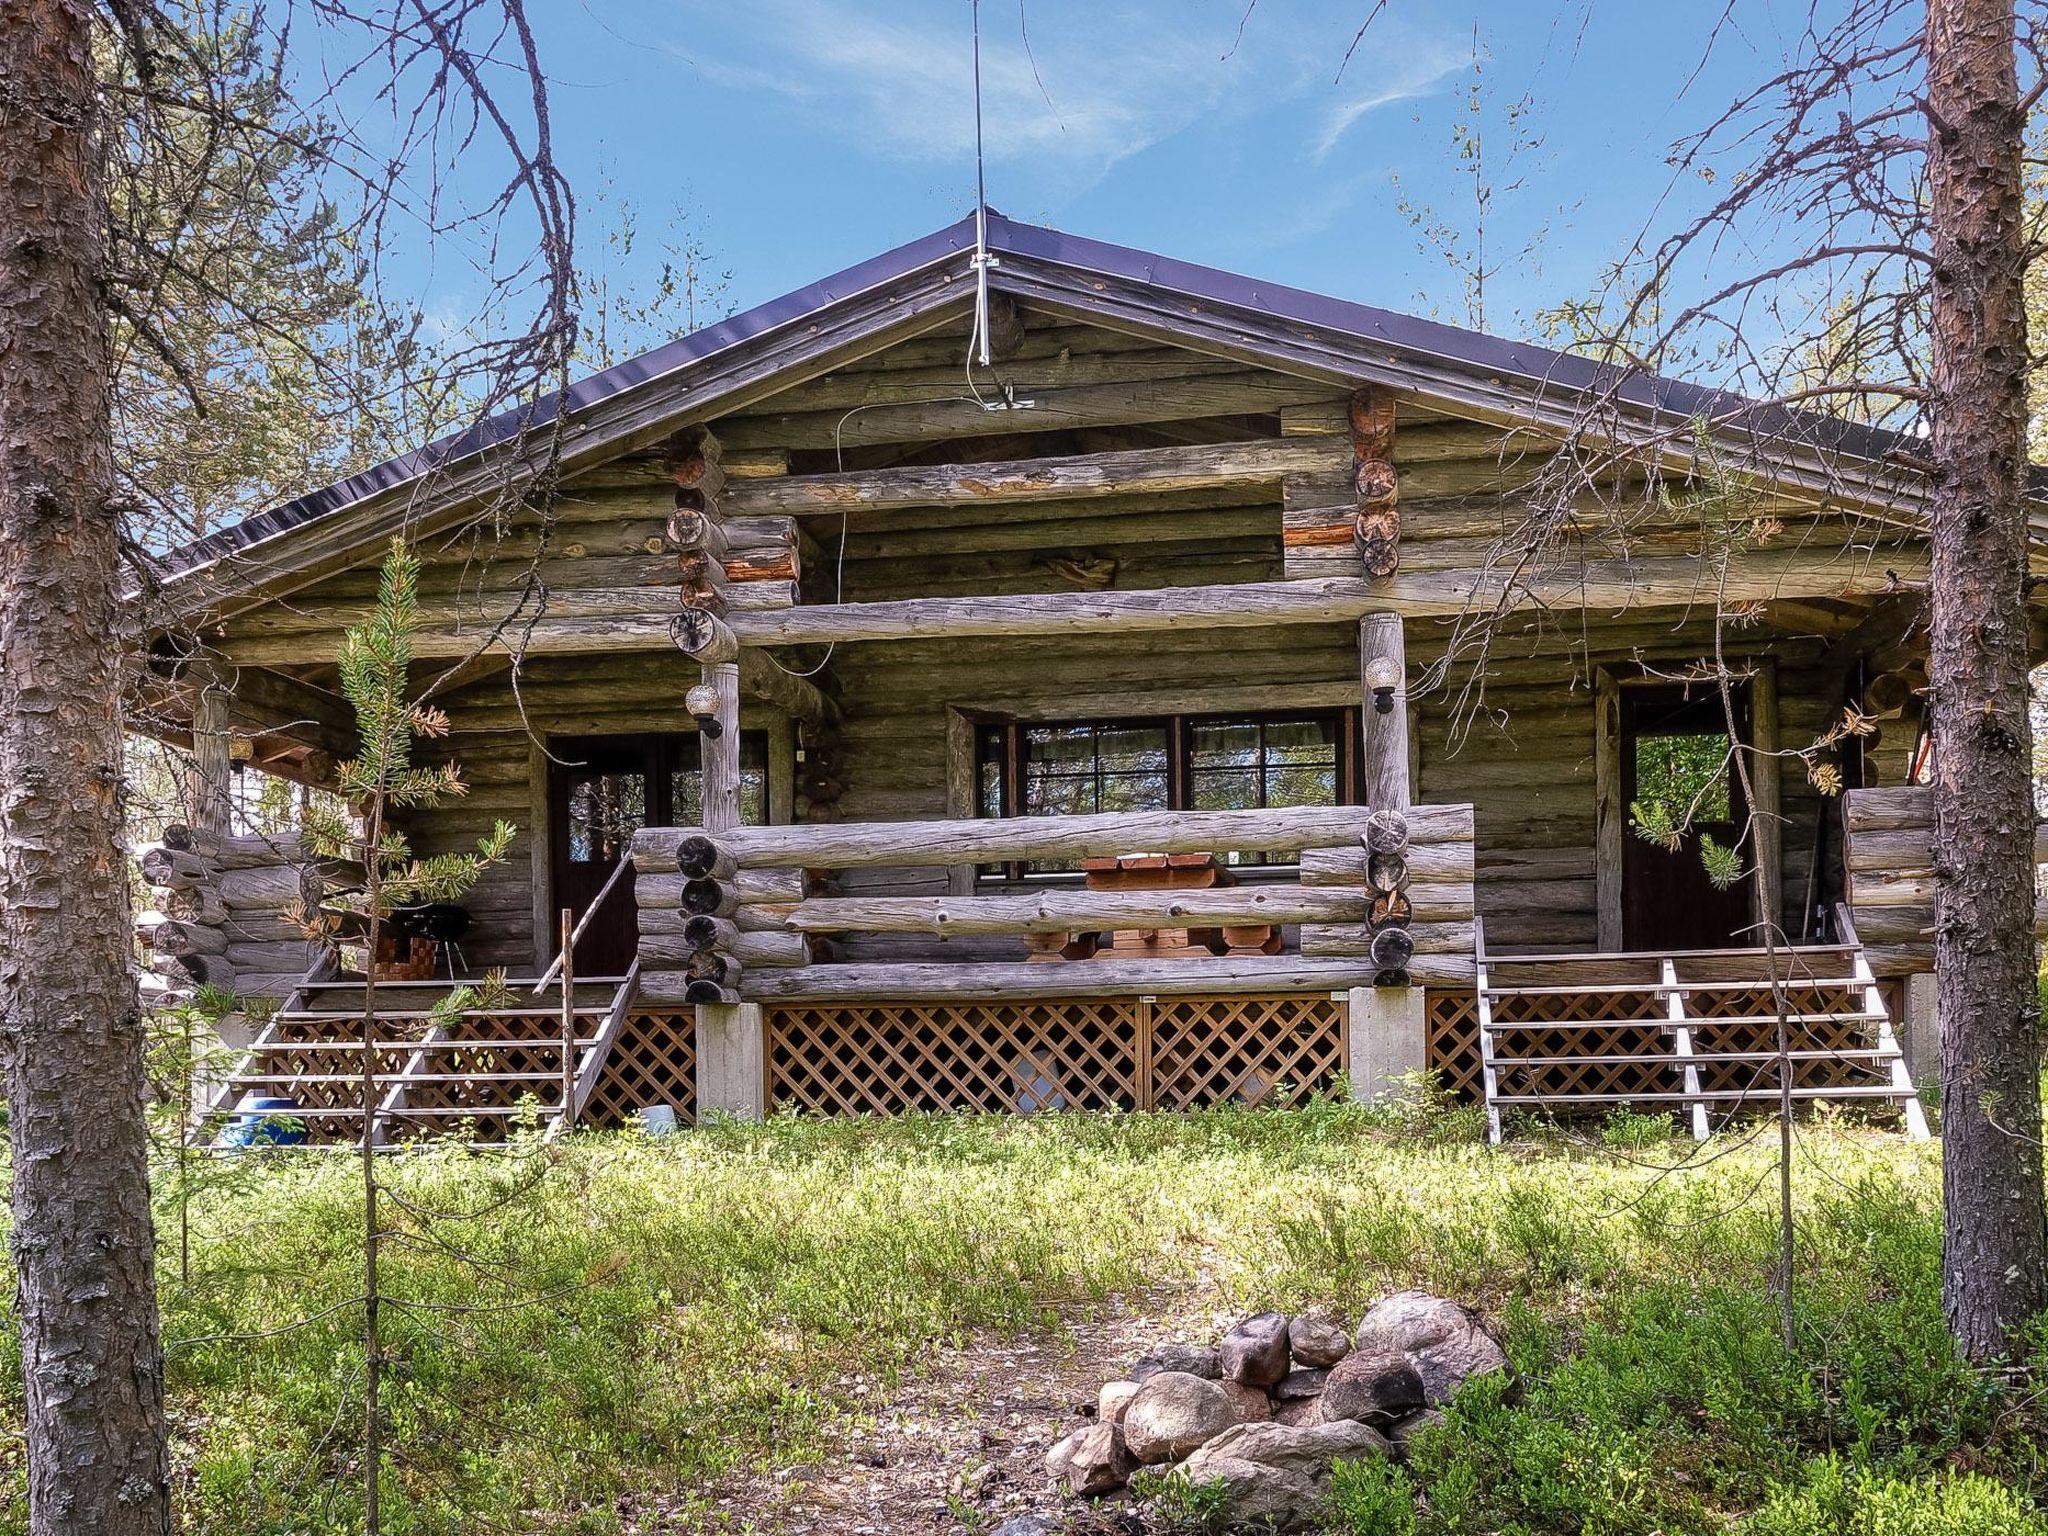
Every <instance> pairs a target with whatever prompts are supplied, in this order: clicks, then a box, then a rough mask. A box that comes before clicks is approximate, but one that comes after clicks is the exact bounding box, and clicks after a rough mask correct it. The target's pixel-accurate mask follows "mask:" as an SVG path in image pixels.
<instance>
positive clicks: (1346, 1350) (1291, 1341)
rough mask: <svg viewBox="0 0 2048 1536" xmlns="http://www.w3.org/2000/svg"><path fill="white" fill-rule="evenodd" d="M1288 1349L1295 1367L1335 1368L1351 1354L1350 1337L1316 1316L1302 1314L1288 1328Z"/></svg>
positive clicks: (1334, 1325)
mask: <svg viewBox="0 0 2048 1536" xmlns="http://www.w3.org/2000/svg"><path fill="white" fill-rule="evenodd" d="M1287 1348H1288V1352H1289V1353H1290V1354H1292V1355H1293V1356H1294V1363H1295V1364H1296V1365H1297V1366H1303V1365H1335V1364H1336V1363H1337V1362H1338V1361H1339V1360H1342V1359H1343V1358H1344V1357H1345V1356H1346V1355H1348V1354H1350V1353H1351V1335H1350V1334H1348V1333H1346V1332H1345V1331H1344V1329H1343V1327H1342V1325H1341V1324H1339V1323H1336V1322H1334V1321H1332V1320H1331V1319H1329V1318H1327V1317H1324V1316H1322V1315H1320V1314H1319V1313H1314V1312H1304V1313H1302V1314H1301V1315H1300V1316H1299V1317H1297V1318H1295V1319H1294V1320H1293V1321H1292V1322H1290V1323H1289V1324H1288V1325H1287Z"/></svg>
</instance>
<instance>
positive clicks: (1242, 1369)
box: [1216, 1312, 1291, 1387]
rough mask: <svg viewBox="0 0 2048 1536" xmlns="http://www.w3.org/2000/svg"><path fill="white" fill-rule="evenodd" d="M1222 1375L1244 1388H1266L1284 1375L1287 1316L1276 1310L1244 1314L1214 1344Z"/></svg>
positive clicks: (1288, 1362)
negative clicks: (1242, 1318)
mask: <svg viewBox="0 0 2048 1536" xmlns="http://www.w3.org/2000/svg"><path fill="white" fill-rule="evenodd" d="M1216 1354H1217V1358H1218V1359H1219V1361H1220V1362H1221V1364H1222V1366H1223V1374H1224V1375H1225V1376H1227V1377H1229V1378H1230V1379H1231V1380H1232V1381H1241V1382H1243V1383H1244V1384H1245V1385H1246V1386H1248V1387H1270V1386H1272V1385H1273V1383H1274V1382H1276V1381H1278V1380H1279V1379H1280V1378H1281V1377H1283V1376H1285V1375H1286V1374H1287V1368H1288V1365H1289V1364H1290V1363H1291V1358H1290V1356H1289V1354H1288V1351H1287V1318H1286V1316H1285V1315H1284V1314H1283V1313H1279V1312H1261V1313H1259V1314H1258V1316H1256V1317H1248V1318H1246V1319H1245V1320H1244V1321H1243V1322H1241V1323H1239V1324H1238V1325H1237V1326H1236V1327H1235V1328H1233V1329H1231V1330H1230V1332H1228V1333H1226V1334H1225V1335H1223V1342H1222V1343H1221V1344H1219V1345H1218V1346H1217V1347H1216Z"/></svg>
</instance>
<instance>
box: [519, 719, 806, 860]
mask: <svg viewBox="0 0 2048 1536" xmlns="http://www.w3.org/2000/svg"><path fill="white" fill-rule="evenodd" d="M698 745H699V738H698V736H697V734H696V733H695V732H687V733H685V732H677V733H674V734H667V735H661V736H593V737H573V738H558V739H557V740H556V741H555V742H553V743H551V745H550V750H551V751H552V753H553V754H554V756H555V757H556V758H557V759H558V761H557V762H556V763H555V764H554V766H553V768H552V769H551V778H552V779H553V781H554V783H555V786H556V794H557V795H558V796H559V797H560V798H559V799H558V801H557V805H558V807H559V809H558V811H557V812H556V814H557V815H558V816H559V817H560V825H561V826H562V828H563V834H562V841H561V842H560V843H559V844H558V845H557V854H556V857H557V858H559V859H561V860H562V861H563V862H564V863H566V864H597V865H603V866H605V867H606V868H609V867H610V866H611V865H612V864H613V863H614V862H616V861H617V860H618V859H619V858H621V857H622V856H623V855H625V854H626V853H627V852H628V851H629V850H630V849H631V847H632V843H633V834H634V833H635V832H637V831H639V830H640V829H641V828H642V827H647V826H656V827H677V826H681V827H688V826H696V825H698V824H699V823H700V822H701V821H702V820H703V810H704V775H703V772H702V770H701V769H700V768H699V766H698V764H699V762H700V761H701V759H700V758H699V755H698ZM767 819H768V736H767V733H766V732H764V731H743V732H741V733H740V820H741V821H743V822H746V823H747V824H749V825H753V826H758V825H760V824H761V823H763V822H765V821H767Z"/></svg>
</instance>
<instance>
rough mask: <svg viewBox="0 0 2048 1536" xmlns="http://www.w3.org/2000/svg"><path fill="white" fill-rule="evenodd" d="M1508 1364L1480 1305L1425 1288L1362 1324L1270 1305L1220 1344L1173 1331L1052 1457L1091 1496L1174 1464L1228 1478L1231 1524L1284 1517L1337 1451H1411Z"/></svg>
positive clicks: (1289, 1519)
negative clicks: (1447, 1410) (1465, 1394)
mask: <svg viewBox="0 0 2048 1536" xmlns="http://www.w3.org/2000/svg"><path fill="white" fill-rule="evenodd" d="M1508 1369H1509V1367H1508V1361H1507V1355H1506V1354H1505V1353H1504V1352H1503V1351H1502V1349H1501V1347H1500V1343H1499V1341H1498V1340H1497V1339H1496V1338H1495V1337H1494V1335H1493V1333H1492V1332H1491V1331H1490V1330H1489V1329H1488V1328H1487V1326H1486V1324H1485V1323H1484V1322H1483V1321H1482V1320H1481V1319H1480V1317H1479V1314H1478V1313H1476V1312H1474V1311H1473V1310H1472V1309H1471V1308H1470V1307H1467V1306H1464V1305H1463V1304H1461V1303H1459V1302H1455V1301H1446V1300H1444V1299H1443V1298H1441V1297H1437V1296H1430V1295H1426V1294H1425V1293H1423V1292H1421V1291H1403V1292H1401V1293H1400V1294H1398V1295H1395V1296H1389V1297H1387V1298H1386V1299H1385V1300H1384V1301H1380V1302H1377V1303H1375V1304H1374V1305H1373V1306H1372V1307H1371V1308H1370V1309H1368V1310H1367V1312H1366V1314H1365V1316H1364V1317H1362V1318H1361V1319H1360V1320H1359V1323H1358V1328H1357V1330H1356V1333H1355V1334H1353V1333H1348V1332H1347V1331H1346V1330H1345V1329H1344V1327H1343V1325H1342V1324H1341V1323H1339V1322H1338V1321H1337V1320H1335V1319H1334V1318H1331V1317H1329V1316H1326V1315H1322V1314H1318V1313H1302V1314H1301V1315H1299V1316H1296V1317H1288V1316H1286V1315H1285V1314H1283V1313H1279V1312H1262V1313H1260V1314H1259V1315H1258V1316H1256V1317H1248V1318H1246V1319H1244V1321H1242V1322H1240V1323H1239V1324H1237V1326H1236V1327H1234V1328H1232V1329H1231V1330H1230V1331H1229V1332H1228V1333H1226V1334H1225V1335H1224V1336H1223V1338H1222V1340H1221V1341H1220V1342H1219V1343H1218V1344H1217V1345H1216V1347H1214V1348H1213V1349H1212V1348H1208V1347H1205V1346H1200V1345H1192V1344H1169V1345H1165V1346H1163V1347H1161V1348H1159V1349H1156V1350H1154V1351H1152V1353H1150V1354H1148V1355H1146V1356H1144V1357H1143V1358H1142V1359H1140V1360H1138V1361H1137V1362H1136V1363H1135V1364H1134V1365H1133V1366H1132V1367H1131V1371H1130V1374H1129V1377H1128V1378H1127V1379H1125V1380H1120V1381H1112V1382H1110V1383H1108V1384H1107V1385H1106V1386H1104V1387H1103V1389H1102V1393H1101V1396H1100V1398H1099V1399H1098V1400H1097V1404H1096V1411H1095V1415H1094V1417H1093V1419H1092V1421H1091V1422H1089V1423H1086V1424H1083V1425H1082V1426H1081V1427H1080V1428H1079V1429H1076V1430H1075V1431H1074V1432H1073V1433H1072V1434H1070V1435H1068V1436H1067V1437H1066V1438H1065V1439H1063V1440H1061V1441H1060V1442H1059V1444H1057V1445H1055V1446H1054V1447H1053V1448H1052V1450H1051V1451H1049V1452H1048V1453H1047V1454H1046V1468H1047V1470H1048V1471H1049V1472H1051V1473H1052V1475H1053V1476H1054V1477H1055V1478H1057V1479H1058V1480H1059V1481H1060V1483H1061V1484H1062V1485H1063V1486H1064V1487H1065V1488H1066V1490H1067V1491H1068V1492H1069V1493H1073V1494H1077V1495H1083V1496H1092V1495H1097V1494H1105V1493H1113V1492H1115V1491H1116V1490H1117V1489H1120V1488H1122V1487H1124V1486H1125V1484H1126V1483H1128V1482H1129V1481H1130V1479H1131V1477H1132V1475H1133V1474H1134V1473H1135V1472H1136V1471H1137V1470H1138V1469H1139V1468H1140V1467H1170V1468H1172V1475H1173V1476H1175V1477H1178V1478H1184V1479H1186V1480H1187V1481H1188V1482H1190V1483H1195V1484H1214V1485H1216V1486H1217V1487H1218V1488H1219V1489H1220V1490H1221V1499H1222V1505H1223V1507H1222V1510H1221V1513H1222V1514H1223V1515H1224V1517H1225V1518H1226V1519H1227V1520H1228V1521H1230V1522H1231V1523H1233V1524H1240V1523H1241V1524H1247V1525H1254V1524H1256V1525H1266V1526H1272V1527H1276V1528H1281V1529H1286V1528H1290V1527H1294V1526H1298V1525H1300V1524H1302V1523H1303V1522H1305V1521H1306V1520H1308V1518H1309V1517H1310V1516H1311V1515H1312V1513H1313V1512H1314V1510H1315V1508H1316V1506H1317V1505H1318V1504H1319V1503H1320V1502H1321V1499H1322V1494H1323V1491H1324V1489H1325V1488H1326V1487H1327V1485H1328V1482H1329V1475H1330V1468H1331V1466H1332V1464H1333V1463H1335V1462H1338V1461H1357V1460H1361V1459H1363V1458H1366V1457H1371V1456H1394V1457H1398V1456H1401V1455H1402V1454H1404V1452H1405V1448H1406V1445H1407V1442H1408V1440H1409V1438H1410V1437H1411V1436H1412V1435H1414V1434H1415V1433H1416V1432H1417V1431H1418V1430H1420V1429H1422V1428H1423V1427H1425V1426H1426V1425H1429V1424H1432V1423H1435V1422H1436V1421H1437V1420H1438V1419H1439V1418H1441V1417H1442V1412H1441V1410H1442V1407H1443V1405H1444V1404H1445V1403H1447V1402H1449V1401H1450V1399H1451V1396H1452V1395H1453V1394H1454V1393H1455V1392H1456V1391H1457V1389H1458V1387H1459V1386H1460V1384H1462V1383H1463V1382H1464V1381H1466V1380H1467V1379H1468V1378H1469V1377H1472V1376H1476V1375H1481V1374H1484V1373H1488V1372H1503V1373H1505V1372H1507V1371H1508Z"/></svg>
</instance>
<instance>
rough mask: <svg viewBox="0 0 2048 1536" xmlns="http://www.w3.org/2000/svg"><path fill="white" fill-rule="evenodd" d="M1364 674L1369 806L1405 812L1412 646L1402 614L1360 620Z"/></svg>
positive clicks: (1409, 789)
mask: <svg viewBox="0 0 2048 1536" xmlns="http://www.w3.org/2000/svg"><path fill="white" fill-rule="evenodd" d="M1358 661H1359V676H1360V679H1361V681H1362V684H1363V690H1364V695H1365V716H1364V719H1365V775H1364V777H1365V803H1366V804H1367V805H1369V806H1371V807H1372V808H1373V809H1374V810H1376V811H1382V810H1385V811H1405V810H1407V809H1408V808H1409V806H1411V805H1413V804H1414V803H1415V801H1414V793H1413V789H1412V787H1411V785H1410V784H1409V780H1408V647H1407V642H1406V640H1405V638H1404V636H1403V633H1402V627H1401V616H1400V615H1399V614H1394V613H1369V614H1367V615H1366V616H1365V617H1364V618H1362V619H1360V620H1359V621H1358Z"/></svg>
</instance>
